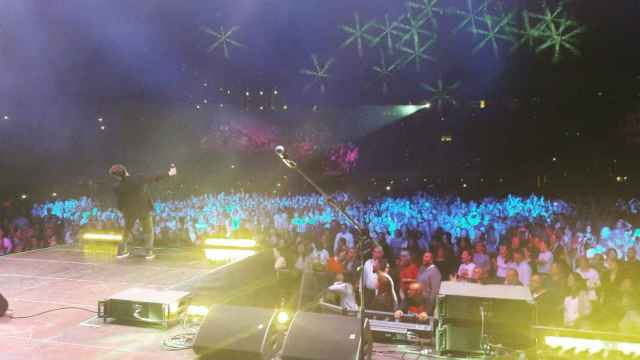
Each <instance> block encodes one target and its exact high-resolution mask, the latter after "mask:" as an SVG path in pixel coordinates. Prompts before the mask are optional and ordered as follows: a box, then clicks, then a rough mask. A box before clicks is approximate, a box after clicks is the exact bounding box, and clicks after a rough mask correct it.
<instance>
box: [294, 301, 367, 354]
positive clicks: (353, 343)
mask: <svg viewBox="0 0 640 360" xmlns="http://www.w3.org/2000/svg"><path fill="white" fill-rule="evenodd" d="M361 326H362V324H361V321H360V319H358V318H355V317H350V316H341V315H328V314H316V313H310V312H298V313H297V314H296V315H295V317H294V318H293V320H292V321H291V326H290V327H289V333H288V335H287V337H286V338H285V341H284V345H283V349H282V359H283V360H361V359H368V358H369V357H370V355H371V335H370V332H369V324H368V321H367V322H365V328H364V329H361ZM363 331H364V332H363Z"/></svg>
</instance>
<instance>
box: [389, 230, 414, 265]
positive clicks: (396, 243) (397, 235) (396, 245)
mask: <svg viewBox="0 0 640 360" xmlns="http://www.w3.org/2000/svg"><path fill="white" fill-rule="evenodd" d="M408 245H409V244H408V241H407V239H405V238H404V236H403V235H402V231H400V229H397V230H396V231H395V232H394V235H393V237H392V238H391V239H389V247H390V248H391V252H392V254H393V258H394V259H398V258H399V257H400V253H401V252H402V250H406V249H407V246H408Z"/></svg>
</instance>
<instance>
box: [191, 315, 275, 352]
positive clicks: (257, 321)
mask: <svg viewBox="0 0 640 360" xmlns="http://www.w3.org/2000/svg"><path fill="white" fill-rule="evenodd" d="M275 317H276V311H275V310H273V309H261V308H254V307H242V306H231V305H213V306H212V307H211V308H209V312H208V313H207V316H206V317H205V319H204V321H203V323H202V325H201V326H200V330H199V331H198V335H197V336H196V339H195V341H194V344H193V350H194V352H195V353H196V354H198V355H200V358H201V359H215V360H265V359H271V357H272V355H273V353H274V352H275V351H277V347H278V345H277V344H275V342H277V341H278V339H277V337H278V336H279V335H278V334H277V331H275V330H274V329H273V327H275V326H276V325H275V320H274V319H275Z"/></svg>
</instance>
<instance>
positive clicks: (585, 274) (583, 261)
mask: <svg viewBox="0 0 640 360" xmlns="http://www.w3.org/2000/svg"><path fill="white" fill-rule="evenodd" d="M577 264H578V269H576V273H578V274H580V276H582V278H583V279H584V280H585V281H586V282H587V290H588V294H589V299H590V300H592V301H593V300H596V299H597V298H598V295H597V294H596V289H598V288H599V287H600V274H598V272H597V271H596V270H595V269H594V268H592V267H591V266H590V265H589V260H587V257H586V256H581V257H579V258H578V260H577Z"/></svg>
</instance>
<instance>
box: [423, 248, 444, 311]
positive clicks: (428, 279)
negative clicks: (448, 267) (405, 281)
mask: <svg viewBox="0 0 640 360" xmlns="http://www.w3.org/2000/svg"><path fill="white" fill-rule="evenodd" d="M441 281H442V275H441V274H440V270H438V267H436V266H435V265H434V264H433V255H432V254H431V252H429V251H427V252H425V253H424V255H423V256H422V266H421V267H420V270H419V272H418V278H417V282H418V283H419V284H420V286H421V287H422V291H423V296H424V299H425V302H426V306H427V313H428V314H433V310H434V309H435V306H436V299H437V297H438V293H439V292H440V282H441Z"/></svg>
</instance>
